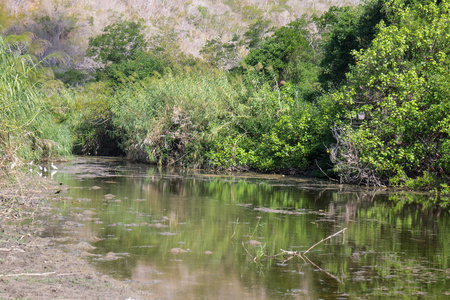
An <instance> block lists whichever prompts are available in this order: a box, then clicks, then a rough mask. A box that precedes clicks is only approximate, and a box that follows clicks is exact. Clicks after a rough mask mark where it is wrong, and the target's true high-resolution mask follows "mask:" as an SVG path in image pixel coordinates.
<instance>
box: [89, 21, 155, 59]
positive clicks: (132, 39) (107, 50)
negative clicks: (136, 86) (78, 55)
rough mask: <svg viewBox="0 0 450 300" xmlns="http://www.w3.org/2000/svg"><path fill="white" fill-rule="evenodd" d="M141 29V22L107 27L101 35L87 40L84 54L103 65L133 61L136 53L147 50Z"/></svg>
mask: <svg viewBox="0 0 450 300" xmlns="http://www.w3.org/2000/svg"><path fill="white" fill-rule="evenodd" d="M143 29H144V25H143V24H142V22H141V21H138V22H132V21H122V22H118V23H114V24H112V25H109V26H107V27H105V28H104V29H103V34H101V35H98V36H96V37H92V38H89V47H88V49H87V51H86V54H87V55H88V56H91V57H93V58H94V59H95V60H96V61H98V62H100V63H102V64H105V65H107V64H109V63H120V62H123V61H125V60H129V59H134V58H135V57H136V55H137V54H138V53H140V52H145V51H146V50H147V46H148V43H147V40H146V39H145V37H144V34H143V33H142V31H143Z"/></svg>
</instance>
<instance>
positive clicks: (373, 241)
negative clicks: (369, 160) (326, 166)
mask: <svg viewBox="0 0 450 300" xmlns="http://www.w3.org/2000/svg"><path fill="white" fill-rule="evenodd" d="M58 167H59V169H58V170H57V173H56V174H52V175H53V178H54V179H56V180H58V181H60V182H62V183H64V184H65V185H68V186H69V187H70V189H69V190H68V194H65V195H63V197H62V199H61V200H60V202H59V203H58V210H59V214H60V216H59V217H58V218H56V219H55V220H54V222H53V223H54V224H53V225H52V226H51V227H50V228H48V229H47V230H46V231H45V233H44V235H46V236H53V237H56V238H59V240H61V241H64V240H66V241H69V242H70V241H71V240H77V241H80V240H81V241H87V242H88V243H89V244H90V245H92V246H94V247H95V249H93V248H92V249H88V248H87V249H84V250H88V252H89V253H91V254H92V255H90V256H87V258H86V259H88V260H89V261H91V262H92V263H93V264H94V265H95V266H96V268H97V269H98V271H99V272H101V273H103V274H108V275H111V276H113V277H115V278H118V279H120V280H124V281H137V282H140V283H142V284H145V285H147V286H148V288H149V289H150V290H154V291H155V293H156V295H158V296H162V297H163V299H450V216H449V213H448V209H447V211H445V210H440V209H436V208H429V209H421V208H420V207H419V206H416V205H402V206H399V205H398V204H395V203H394V202H392V201H389V200H388V197H389V195H388V193H387V192H385V191H383V192H380V191H375V190H369V189H361V188H356V187H348V186H347V187H346V186H339V185H330V184H328V183H324V182H318V181H310V180H304V179H298V178H288V177H281V176H267V175H266V176H261V175H254V176H252V175H251V174H235V175H226V174H224V175H220V174H208V173H202V172H200V171H187V170H180V169H170V168H157V167H154V166H148V165H143V164H131V163H128V162H125V161H122V160H119V159H112V158H78V159H77V160H75V161H72V162H70V163H67V164H65V165H59V166H58ZM54 173H55V172H54ZM336 233H337V234H336ZM333 234H336V235H334V236H332V235H333ZM330 236H332V237H330ZM327 238H328V239H327ZM324 239H326V240H324ZM322 240H324V241H322ZM320 241H322V242H321V243H319V244H317V245H316V246H314V245H315V244H316V243H318V242H320ZM81 244H83V243H81ZM84 244H85V245H86V246H87V247H88V246H89V244H86V243H84ZM312 246H314V247H313V248H312V249H311V250H309V251H308V252H307V254H306V255H303V253H304V252H305V251H307V250H308V249H309V248H311V247H312ZM281 249H283V250H281ZM84 250H83V251H84ZM283 251H285V252H283Z"/></svg>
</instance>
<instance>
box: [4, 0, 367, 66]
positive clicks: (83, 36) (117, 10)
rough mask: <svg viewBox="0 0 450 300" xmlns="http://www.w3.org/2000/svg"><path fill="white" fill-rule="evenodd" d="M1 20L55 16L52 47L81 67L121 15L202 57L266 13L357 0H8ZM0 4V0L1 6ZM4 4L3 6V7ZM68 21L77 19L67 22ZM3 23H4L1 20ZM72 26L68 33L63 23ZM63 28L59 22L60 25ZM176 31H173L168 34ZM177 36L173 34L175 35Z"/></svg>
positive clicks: (17, 26)
mask: <svg viewBox="0 0 450 300" xmlns="http://www.w3.org/2000/svg"><path fill="white" fill-rule="evenodd" d="M3 2H4V4H3V5H4V7H3V10H4V13H5V14H6V15H7V16H8V17H6V18H5V17H3V18H0V25H3V26H4V27H9V28H10V29H9V32H15V33H20V32H23V31H24V30H30V29H32V27H33V26H35V25H34V23H35V22H36V20H37V19H39V18H42V17H46V16H48V17H50V18H51V19H52V21H53V22H59V25H60V26H59V30H58V29H57V30H55V31H53V32H50V33H47V35H51V36H47V39H48V40H50V41H52V44H53V48H54V49H53V50H55V49H56V48H57V50H64V51H65V52H67V53H69V54H70V55H72V56H75V57H78V58H79V59H78V61H75V63H76V64H77V66H78V67H80V68H86V67H94V66H95V65H94V63H93V62H92V61H91V60H87V59H86V58H84V57H83V54H84V51H85V49H86V47H87V45H88V39H89V37H91V36H95V35H98V34H99V33H100V32H101V30H102V29H103V28H104V27H105V26H107V25H110V24H112V23H114V22H115V21H117V20H118V19H121V18H122V19H127V20H136V19H142V20H144V22H145V24H146V25H147V33H146V34H147V35H148V36H155V35H163V36H170V37H173V36H175V37H176V39H177V41H173V40H172V42H175V44H176V45H177V46H179V47H180V50H182V51H183V52H184V53H187V54H192V55H194V56H196V57H199V56H200V50H201V48H202V47H203V46H204V45H205V43H206V41H207V40H209V39H213V38H218V37H220V38H221V39H222V41H223V42H227V41H229V40H230V39H231V38H232V36H233V35H234V34H238V35H241V34H243V33H244V32H245V31H246V30H247V28H248V25H249V24H251V23H252V22H255V21H256V20H258V19H260V18H262V19H266V20H269V21H270V22H271V23H272V25H274V26H284V25H286V24H288V23H289V22H291V21H293V20H295V19H296V18H298V17H300V16H302V15H304V14H307V15H312V14H319V13H321V12H323V11H325V10H327V9H328V8H329V7H330V6H343V5H355V4H357V3H359V2H360V1H358V0H301V1H294V0H278V1H274V0H270V1H269V0H245V1H236V0H221V1H213V0H191V1H181V0H112V1H111V0H93V1H92V0H29V1H26V0H4V1H3ZM0 6H1V5H0ZM0 9H1V7H0ZM69 20H72V21H74V23H73V24H68V22H69ZM2 23H3V24H2ZM67 27H71V30H69V31H67V32H64V28H67ZM57 28H58V26H57ZM168 33H173V35H168ZM170 39H172V38H170Z"/></svg>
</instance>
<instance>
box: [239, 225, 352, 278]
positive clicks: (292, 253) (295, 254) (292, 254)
mask: <svg viewBox="0 0 450 300" xmlns="http://www.w3.org/2000/svg"><path fill="white" fill-rule="evenodd" d="M345 230H347V227H346V228H344V229H342V230H339V231H338V232H336V233H333V234H332V235H330V236H328V237H326V238H324V239H322V240H321V241H320V242H318V243H315V244H314V245H312V246H311V247H310V248H309V249H308V250H306V251H305V252H303V253H301V252H299V251H287V250H283V249H280V250H281V251H282V252H280V253H278V254H275V255H273V256H266V257H270V258H275V257H277V256H280V255H284V256H287V258H286V259H285V260H284V261H283V263H285V262H287V261H289V260H291V259H292V258H294V257H299V258H301V259H303V261H304V262H305V263H306V261H308V262H309V263H310V264H312V265H313V266H315V267H316V268H318V269H319V270H320V271H322V272H324V273H325V274H327V275H328V276H330V277H332V278H334V279H336V280H337V281H338V282H340V283H342V281H341V280H340V279H339V278H337V277H336V276H334V275H333V274H331V273H329V272H327V271H325V270H324V269H322V268H321V267H319V266H318V265H316V264H315V263H314V262H312V261H311V260H310V259H309V258H308V257H307V256H306V253H308V252H309V251H310V250H311V249H313V248H314V247H316V246H317V245H319V244H320V243H323V242H324V241H326V240H328V239H331V238H332V237H335V236H337V235H338V234H340V233H342V232H344V231H345ZM244 248H245V247H244ZM245 250H247V249H245ZM247 253H248V251H247ZM249 254H250V253H249ZM255 258H256V257H255Z"/></svg>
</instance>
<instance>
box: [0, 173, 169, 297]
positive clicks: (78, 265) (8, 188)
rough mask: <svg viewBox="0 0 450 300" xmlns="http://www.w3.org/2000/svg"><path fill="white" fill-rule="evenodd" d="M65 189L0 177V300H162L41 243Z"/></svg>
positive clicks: (32, 179) (17, 176)
mask: <svg viewBox="0 0 450 300" xmlns="http://www.w3.org/2000/svg"><path fill="white" fill-rule="evenodd" d="M11 178H15V179H14V181H13V182H11ZM64 189H65V187H64V186H62V185H60V184H59V183H57V182H54V181H51V180H47V179H44V178H41V177H37V176H36V177H31V176H25V175H23V174H20V173H14V174H11V173H9V174H6V173H0V298H1V299H5V298H6V299H17V298H20V299H56V298H58V299H160V298H161V297H158V295H156V294H155V292H154V291H151V290H148V287H144V286H140V285H139V284H137V283H127V282H121V281H117V280H114V279H113V278H111V277H109V276H105V275H102V274H99V273H98V272H97V271H96V270H95V269H94V268H93V267H92V266H91V265H89V264H88V263H87V262H86V261H85V260H83V258H82V255H83V253H82V251H75V249H70V248H65V249H66V250H67V251H66V250H64V249H63V248H61V247H56V245H57V243H56V242H55V240H54V239H53V238H42V237H40V233H41V232H42V231H43V230H44V229H45V227H46V223H45V220H46V219H49V218H52V214H53V213H54V212H53V210H52V208H51V203H52V202H53V201H58V200H60V199H61V197H63V195H64ZM72 250H73V251H72Z"/></svg>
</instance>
